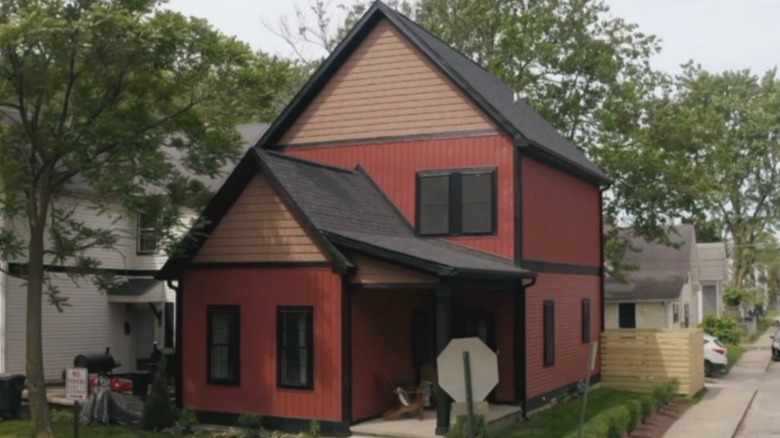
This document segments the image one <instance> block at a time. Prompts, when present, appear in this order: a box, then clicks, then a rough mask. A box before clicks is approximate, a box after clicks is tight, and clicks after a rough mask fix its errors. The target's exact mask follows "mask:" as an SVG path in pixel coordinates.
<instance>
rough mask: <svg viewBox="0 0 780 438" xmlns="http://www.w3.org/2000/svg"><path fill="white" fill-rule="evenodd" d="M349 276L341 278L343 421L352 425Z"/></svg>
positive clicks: (350, 298) (350, 299)
mask: <svg viewBox="0 0 780 438" xmlns="http://www.w3.org/2000/svg"><path fill="white" fill-rule="evenodd" d="M353 288H354V285H352V284H350V282H349V276H348V275H342V276H341V420H342V421H344V422H346V423H347V424H351V423H352V291H353Z"/></svg>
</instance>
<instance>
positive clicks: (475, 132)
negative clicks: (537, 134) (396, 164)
mask: <svg viewBox="0 0 780 438" xmlns="http://www.w3.org/2000/svg"><path fill="white" fill-rule="evenodd" d="M502 133H503V132H502V131H500V130H498V129H470V130H466V131H447V132H432V133H427V134H414V135H389V136H384V137H365V138H355V139H344V140H331V141H320V142H311V143H296V144H280V145H279V148H281V149H298V148H317V147H340V146H355V145H368V144H378V143H400V142H404V141H418V140H436V139H444V138H463V137H481V136H485V135H495V134H502Z"/></svg>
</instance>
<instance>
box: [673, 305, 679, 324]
mask: <svg viewBox="0 0 780 438" xmlns="http://www.w3.org/2000/svg"><path fill="white" fill-rule="evenodd" d="M678 322H680V305H679V304H677V303H672V323H673V324H677V323H678Z"/></svg>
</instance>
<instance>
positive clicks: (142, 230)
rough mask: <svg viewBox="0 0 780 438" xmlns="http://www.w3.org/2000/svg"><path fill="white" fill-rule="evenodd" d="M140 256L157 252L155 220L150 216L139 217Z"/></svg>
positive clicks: (138, 249)
mask: <svg viewBox="0 0 780 438" xmlns="http://www.w3.org/2000/svg"><path fill="white" fill-rule="evenodd" d="M137 235H138V248H137V251H138V254H154V253H156V252H157V232H156V231H155V226H154V218H153V217H152V216H150V215H146V214H139V215H138V234H137Z"/></svg>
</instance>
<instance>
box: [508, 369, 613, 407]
mask: <svg viewBox="0 0 780 438" xmlns="http://www.w3.org/2000/svg"><path fill="white" fill-rule="evenodd" d="M600 381H601V373H598V374H593V375H592V376H591V377H590V385H591V386H593V385H595V384H597V383H599V382H600ZM579 384H580V381H579V380H575V381H574V382H571V383H568V384H566V385H564V386H561V387H559V388H555V389H553V390H551V391H547V392H545V393H543V394H539V395H537V396H536V397H531V398H529V399H527V400H526V405H525V411H524V412H523V413H524V414H525V415H530V414H533V413H534V411H537V410H538V409H539V408H542V407H544V406H546V405H548V404H550V403H552V402H553V401H555V400H558V399H560V398H562V397H566V396H569V395H574V394H576V393H577V391H578V389H577V387H578V386H579Z"/></svg>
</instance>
